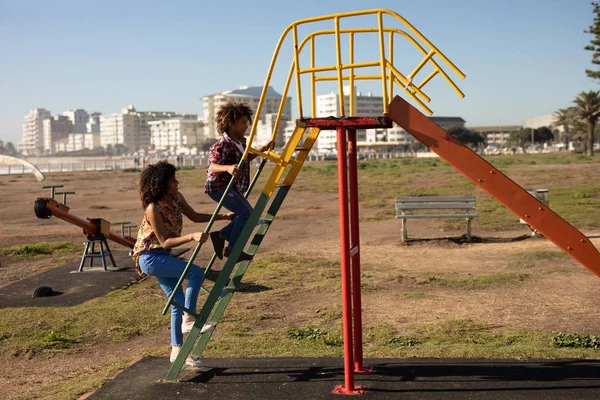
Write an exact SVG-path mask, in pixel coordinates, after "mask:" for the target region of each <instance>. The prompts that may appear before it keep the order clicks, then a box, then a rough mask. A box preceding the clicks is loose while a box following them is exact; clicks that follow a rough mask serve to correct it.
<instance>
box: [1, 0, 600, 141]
mask: <svg viewBox="0 0 600 400" xmlns="http://www.w3.org/2000/svg"><path fill="white" fill-rule="evenodd" d="M375 7H377V8H387V9H390V10H393V11H395V12H397V13H399V14H400V15H402V16H404V17H405V18H406V19H407V20H408V21H410V22H411V23H412V24H413V25H414V26H415V27H416V28H417V29H419V30H420V31H421V33H423V34H424V35H425V36H426V37H427V38H428V39H429V40H430V41H431V42H433V43H434V44H435V45H436V46H437V47H438V48H439V49H440V50H442V51H443V52H444V53H445V54H446V55H447V56H448V57H449V58H450V59H451V60H452V61H454V62H455V64H456V65H458V67H459V68H461V69H462V70H463V72H465V74H466V75H467V78H466V79H465V80H464V81H461V80H459V79H458V78H457V79H456V81H457V83H458V84H459V86H460V87H461V88H462V89H463V91H464V92H465V94H466V98H464V99H460V98H459V97H458V96H456V95H455V93H454V91H453V90H452V89H451V88H450V87H449V86H447V85H446V84H445V83H444V82H443V81H442V79H441V78H436V81H435V82H432V83H431V87H430V86H429V85H428V86H427V87H426V92H427V93H428V94H429V95H430V96H431V97H432V99H433V100H432V102H431V103H430V106H431V107H432V109H433V110H434V112H435V115H438V116H461V117H463V118H464V119H465V120H466V121H467V125H470V126H475V125H496V124H516V125H518V124H522V122H523V120H524V119H525V118H529V117H532V116H536V115H540V114H548V113H552V112H554V111H555V110H556V109H558V108H563V107H566V106H568V105H570V103H571V102H572V100H573V98H574V97H575V96H576V95H577V94H578V93H579V92H581V91H588V90H600V85H598V84H596V83H594V82H592V81H591V80H590V79H588V78H587V77H586V75H585V72H584V70H585V69H586V68H592V64H591V56H592V53H591V52H589V51H585V50H584V49H583V47H584V46H585V45H587V44H588V43H589V40H590V38H591V36H590V35H588V34H585V33H584V30H585V29H587V28H588V27H589V26H590V25H591V23H592V21H593V15H592V6H591V4H590V0H503V1H496V0H452V1H447V0H419V1H408V0H383V1H373V0H368V1H367V0H345V1H340V0H327V1H325V0H319V1H317V0H305V1H302V2H297V3H294V2H285V1H281V0H265V1H261V0H257V1H238V0H229V1H210V0H202V1H198V0H195V1H189V0H188V1H176V0H172V1H169V2H167V1H154V0H146V1H127V0H120V1H113V0H103V1H101V2H98V1H86V0H78V1H71V0H69V1H66V0H65V1H62V0H50V1H47V0H46V1H39V0H29V1H21V0H0V140H4V141H12V142H14V143H15V144H17V143H18V142H19V141H20V140H21V124H22V122H23V118H24V116H25V115H26V114H27V113H28V111H29V110H30V109H32V108H36V107H43V108H46V109H48V110H50V111H51V112H52V114H59V113H62V112H63V111H64V110H67V109H72V108H84V109H86V110H88V111H99V112H102V113H113V112H118V111H120V110H121V108H123V107H125V106H127V105H128V104H134V105H135V106H136V108H137V109H139V110H171V111H177V112H182V113H196V114H199V113H201V101H200V100H199V98H200V97H201V96H203V95H207V94H212V93H215V92H220V91H223V90H227V89H234V88H236V87H238V86H240V85H253V86H254V85H256V86H262V85H263V82H264V79H265V75H266V72H267V67H268V64H269V62H270V60H271V55H272V54H273V50H274V48H275V45H276V43H277V40H278V39H279V36H280V35H281V33H282V31H283V30H284V29H285V28H286V27H287V26H288V25H289V24H290V23H291V22H293V21H295V20H297V19H301V18H306V17H313V16H318V15H325V14H332V13H337V12H344V11H352V10H362V9H371V8H375ZM369 26H375V24H374V22H372V23H369ZM318 29H324V27H323V26H319V27H318V28H317V29H315V30H318ZM372 43H373V45H374V46H375V45H376V44H375V43H376V42H375V38H374V39H373V42H372ZM323 53H325V51H322V52H321V54H319V56H318V58H317V60H319V57H321V56H322V57H323V58H326V57H328V56H330V52H327V54H323ZM399 63H401V61H399ZM282 65H283V64H282ZM288 65H289V64H287V60H286V64H285V68H282V71H286V72H287V68H288ZM407 69H408V70H407ZM407 69H404V70H403V71H402V72H405V73H406V74H407V73H408V72H410V69H412V67H409V68H407ZM283 75H284V74H283V73H282V74H279V73H278V74H276V75H275V78H276V80H275V82H273V86H274V87H275V89H276V90H277V91H279V92H281V90H282V88H283V80H282V79H281V76H283ZM453 76H454V75H453ZM371 89H373V91H377V90H378V89H379V85H376V87H374V88H372V87H371V86H369V85H368V84H367V83H365V84H364V85H363V84H362V83H361V84H359V90H362V91H367V90H371ZM320 92H325V93H327V92H329V90H320ZM293 96H294V97H295V95H293ZM294 100H295V99H294ZM294 107H295V106H294Z"/></svg>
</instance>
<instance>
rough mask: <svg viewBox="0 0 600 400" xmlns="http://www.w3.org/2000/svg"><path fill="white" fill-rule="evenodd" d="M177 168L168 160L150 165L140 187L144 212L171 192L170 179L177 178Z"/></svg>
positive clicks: (139, 183)
mask: <svg viewBox="0 0 600 400" xmlns="http://www.w3.org/2000/svg"><path fill="white" fill-rule="evenodd" d="M176 171H177V168H175V166H174V165H173V164H169V163H168V162H167V161H166V160H164V161H159V162H157V163H156V164H150V165H148V166H147V167H146V168H144V170H143V171H142V174H141V175H140V180H139V181H138V185H139V187H140V199H141V200H142V207H143V208H144V210H145V209H146V207H148V205H150V204H151V203H156V202H157V201H159V200H161V199H162V198H163V197H165V194H166V193H167V191H168V190H169V179H171V178H173V177H174V176H175V172H176Z"/></svg>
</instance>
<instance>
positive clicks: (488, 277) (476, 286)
mask: <svg viewBox="0 0 600 400" xmlns="http://www.w3.org/2000/svg"><path fill="white" fill-rule="evenodd" d="M528 278H529V275H528V274H517V273H496V274H484V275H471V274H468V275H460V274H427V275H425V277H424V278H421V279H420V280H418V281H417V282H418V283H419V284H420V285H433V286H441V287H449V288H454V289H461V290H481V289H487V288H490V287H497V286H506V285H513V284H518V283H521V282H523V281H525V280H526V279H528Z"/></svg>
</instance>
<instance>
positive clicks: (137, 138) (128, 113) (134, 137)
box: [99, 105, 179, 152]
mask: <svg viewBox="0 0 600 400" xmlns="http://www.w3.org/2000/svg"><path fill="white" fill-rule="evenodd" d="M177 116H179V114H177V113H175V112H171V111H137V110H136V109H135V107H134V106H133V105H130V106H128V107H127V108H124V109H122V110H121V113H115V114H103V115H101V116H100V117H99V121H100V145H101V146H102V147H107V146H116V145H122V146H124V147H125V149H126V150H125V151H127V152H134V151H139V150H147V149H148V148H150V126H149V125H148V123H149V122H150V121H156V120H163V119H171V118H173V117H177Z"/></svg>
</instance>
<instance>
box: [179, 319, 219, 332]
mask: <svg viewBox="0 0 600 400" xmlns="http://www.w3.org/2000/svg"><path fill="white" fill-rule="evenodd" d="M195 322H196V319H195V318H190V319H186V318H184V319H183V322H182V323H181V333H190V331H191V330H192V327H193V326H194V323H195ZM214 330H215V326H214V325H210V324H205V325H204V326H203V327H202V329H201V330H200V333H205V332H212V331H214Z"/></svg>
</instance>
